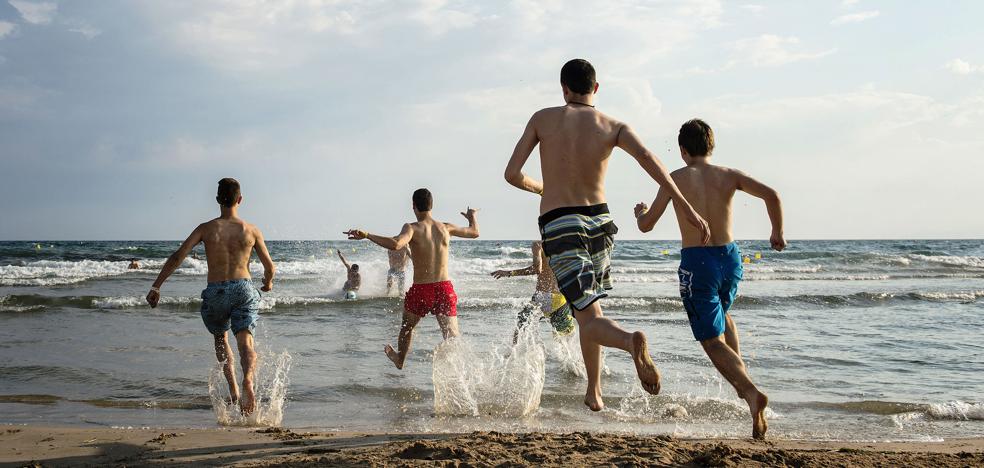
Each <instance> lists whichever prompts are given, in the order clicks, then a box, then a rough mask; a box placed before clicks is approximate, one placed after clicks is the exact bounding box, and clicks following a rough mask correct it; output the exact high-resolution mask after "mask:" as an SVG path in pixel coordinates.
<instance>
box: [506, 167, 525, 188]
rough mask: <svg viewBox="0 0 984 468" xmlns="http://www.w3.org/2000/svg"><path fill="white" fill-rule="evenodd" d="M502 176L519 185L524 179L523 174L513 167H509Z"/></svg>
mask: <svg viewBox="0 0 984 468" xmlns="http://www.w3.org/2000/svg"><path fill="white" fill-rule="evenodd" d="M502 177H503V178H505V179H506V182H509V183H510V184H511V185H517V184H519V182H520V181H521V180H522V179H523V174H522V172H520V171H517V170H515V169H513V168H511V167H507V168H506V171H505V172H504V173H503V174H502Z"/></svg>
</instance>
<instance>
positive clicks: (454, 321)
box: [435, 315, 461, 340]
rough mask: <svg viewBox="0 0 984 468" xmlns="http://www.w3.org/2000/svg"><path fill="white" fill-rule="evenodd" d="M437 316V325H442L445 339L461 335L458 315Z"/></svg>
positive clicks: (442, 333)
mask: <svg viewBox="0 0 984 468" xmlns="http://www.w3.org/2000/svg"><path fill="white" fill-rule="evenodd" d="M435 318H437V326H439V327H441V335H442V336H444V339H445V340H446V339H448V338H457V337H459V336H461V330H459V329H458V317H457V316H447V315H436V316H435Z"/></svg>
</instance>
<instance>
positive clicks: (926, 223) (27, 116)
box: [0, 0, 984, 240]
mask: <svg viewBox="0 0 984 468" xmlns="http://www.w3.org/2000/svg"><path fill="white" fill-rule="evenodd" d="M982 17H984V4H981V3H980V2H973V1H965V2H959V1H954V2H947V3H946V4H945V7H942V6H939V5H937V4H933V3H930V2H889V1H883V2H876V1H867V0H859V1H850V0H849V1H841V0H831V1H826V2H825V1H815V2H795V3H794V2H755V3H748V2H718V1H713V0H678V1H657V2H652V1H647V2H643V1H631V0H623V1H611V2H587V1H564V2H561V1H545V2H534V1H528V0H527V1H524V0H516V1H510V2H505V1H504V2H478V1H476V2H472V1H434V0H427V1H405V2H383V1H345V0H330V1H329V0H324V1H320V0H304V1H300V0H297V1H292V0H283V1H277V2H272V1H259V0H235V1H233V0H223V1H217V0H196V1H167V2H157V1H114V0H102V1H81V0H79V1H29V0H9V1H6V0H4V1H0V164H2V170H0V220H2V221H0V239H28V240H30V239H177V238H183V237H184V236H185V235H187V233H188V232H190V231H191V229H193V228H194V226H195V225H197V223H199V222H201V221H203V220H205V219H208V218H209V217H211V216H213V215H214V214H215V213H216V211H217V208H216V205H215V204H214V201H213V197H214V191H215V183H216V181H217V180H218V179H219V178H221V177H226V176H231V177H236V178H238V179H239V180H240V181H241V182H242V184H243V188H244V196H245V202H244V205H243V207H242V211H241V214H242V216H243V217H245V218H247V219H248V220H250V221H252V222H254V223H256V224H258V225H259V226H260V227H261V228H262V229H263V230H264V232H265V233H266V236H267V237H268V238H271V239H325V238H328V239H331V238H339V237H340V236H341V234H340V232H341V231H342V230H344V229H345V228H348V227H353V226H358V227H362V228H366V229H369V230H371V231H374V232H378V233H383V234H386V233H394V234H395V233H396V232H397V231H398V229H399V227H400V225H401V224H402V223H403V222H405V221H407V220H409V219H410V218H411V217H412V213H411V212H410V202H409V196H410V193H411V192H412V191H413V189H415V188H417V187H429V188H431V190H432V191H433V192H434V193H435V198H436V207H435V214H437V215H438V216H439V217H441V218H446V219H447V220H450V221H459V220H460V216H459V215H458V212H459V211H462V210H463V209H464V208H465V206H467V205H471V206H476V207H479V208H481V209H482V211H480V219H481V221H482V228H483V237H484V238H489V239H514V238H533V237H535V236H536V225H535V218H536V214H537V206H536V200H535V199H534V198H533V197H532V196H530V195H529V194H525V193H523V192H519V191H517V190H515V189H513V188H511V187H510V186H508V185H507V184H506V183H505V182H504V181H503V180H502V170H503V168H504V167H505V163H506V160H507V159H508V158H509V155H510V153H511V151H512V148H513V146H514V144H515V142H516V139H517V138H518V137H519V135H520V133H521V132H522V130H523V127H524V126H525V124H526V121H527V120H528V118H529V116H530V115H531V114H532V113H533V112H534V111H536V110H537V109H539V108H542V107H546V106H552V105H559V104H562V103H563V101H562V97H561V94H560V89H559V84H558V82H557V81H558V74H559V69H560V66H561V65H562V64H563V63H564V62H565V61H566V60H567V59H570V58H573V57H582V58H586V59H588V60H590V61H592V62H593V63H594V64H595V67H596V68H597V70H598V74H599V82H600V83H601V89H600V92H599V95H598V99H597V105H598V108H599V109H600V110H602V111H603V112H606V113H608V114H610V115H612V116H614V117H616V118H619V119H621V120H623V121H625V122H627V123H629V124H630V125H632V126H633V128H635V130H636V131H637V133H639V134H640V135H641V136H642V137H643V139H644V141H645V142H646V143H647V145H648V146H649V147H650V148H651V149H652V150H654V151H655V152H656V153H657V154H658V155H659V156H660V157H661V158H662V159H663V160H664V162H665V163H666V164H667V165H668V166H669V167H670V168H676V167H679V166H680V165H681V164H682V162H681V161H680V159H679V154H678V151H677V149H676V145H675V136H676V131H677V129H678V128H679V125H680V123H682V122H683V121H685V120H687V119H689V118H692V117H702V118H704V119H705V120H707V121H708V122H709V123H710V124H711V126H712V127H713V128H714V129H715V132H716V136H717V150H716V152H715V156H714V158H715V160H716V162H717V163H719V164H722V165H726V166H733V167H738V168H741V169H743V170H745V171H746V172H748V173H750V174H752V175H753V176H755V177H757V178H759V179H761V180H763V181H764V182H766V183H769V184H771V185H772V186H774V187H775V188H777V189H778V190H779V191H780V193H781V194H782V195H783V197H784V201H785V207H786V212H787V218H786V233H787V236H788V237H790V238H794V239H795V238H801V239H802V238H907V237H981V236H982V233H984V217H982V216H981V215H980V214H981V212H982V211H981V208H980V205H979V201H978V200H979V199H980V196H979V191H980V189H979V187H980V186H981V183H980V180H981V177H982V176H981V174H984V162H982V158H984V131H982V130H984V51H982V50H981V48H980V44H982V43H984V32H982V29H981V28H980V24H979V19H980V18H982ZM529 170H530V172H532V173H538V159H537V157H536V156H535V154H534V157H533V158H531V161H530V165H529ZM607 188H608V198H609V203H610V205H611V206H612V208H613V211H614V214H615V216H616V221H617V222H618V223H619V224H620V225H621V226H622V228H621V231H620V238H623V239H630V238H643V237H642V236H641V235H640V234H639V233H638V232H637V230H636V229H635V228H634V226H633V219H632V215H631V209H632V206H633V205H634V203H635V202H637V201H640V200H645V201H647V202H648V201H651V199H652V198H653V196H654V195H655V192H656V189H657V187H656V186H655V184H654V183H653V182H652V181H651V180H648V179H647V177H646V176H645V175H644V173H643V172H642V171H641V170H640V169H639V168H638V167H637V166H636V165H635V163H634V161H632V159H631V158H629V157H628V156H626V155H625V154H624V153H621V152H620V151H618V150H616V152H615V154H613V160H612V163H611V166H610V173H609V179H608V187H607ZM735 234H736V236H737V237H739V238H766V237H767V236H768V234H769V224H768V220H767V218H766V214H765V208H764V206H763V205H762V204H761V203H760V202H759V201H757V200H755V199H751V198H749V197H747V196H743V195H739V196H738V198H737V199H736V224H735ZM677 237H678V233H677V230H676V227H675V223H673V222H672V221H671V220H669V219H667V220H665V221H663V222H661V224H660V225H659V226H657V228H656V231H655V232H654V233H653V234H650V235H647V236H646V237H644V238H660V239H675V238H677Z"/></svg>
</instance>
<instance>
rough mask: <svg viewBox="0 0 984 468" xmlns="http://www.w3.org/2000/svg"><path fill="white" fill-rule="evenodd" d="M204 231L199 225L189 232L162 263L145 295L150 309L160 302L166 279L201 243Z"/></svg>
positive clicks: (201, 225) (203, 227)
mask: <svg viewBox="0 0 984 468" xmlns="http://www.w3.org/2000/svg"><path fill="white" fill-rule="evenodd" d="M204 231H205V225H204V224H199V225H198V227H197V228H195V230H194V231H191V234H190V235H189V236H188V238H187V239H185V241H184V242H182V243H181V247H178V250H176V251H175V252H174V253H173V254H171V256H170V257H168V258H167V261H166V262H164V266H163V267H161V272H160V274H158V275H157V279H156V280H154V285H153V286H152V287H151V288H150V292H149V293H147V303H148V304H150V307H151V308H153V307H157V303H158V302H160V300H161V286H163V285H164V282H165V281H167V279H168V277H170V276H171V274H173V273H174V270H177V269H178V267H179V266H181V264H182V263H184V260H185V257H187V256H188V253H189V252H191V249H193V248H195V246H196V245H198V243H199V242H201V241H202V232H204Z"/></svg>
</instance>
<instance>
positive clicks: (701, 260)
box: [635, 119, 786, 439]
mask: <svg viewBox="0 0 984 468" xmlns="http://www.w3.org/2000/svg"><path fill="white" fill-rule="evenodd" d="M677 141H678V143H679V145H680V156H681V157H682V158H683V161H684V162H685V163H686V164H687V167H684V168H682V169H678V170H676V171H673V173H672V174H670V176H671V177H672V178H673V182H674V183H676V186H677V187H679V188H680V192H682V193H683V196H684V198H686V199H687V201H688V202H689V203H690V206H692V207H693V208H694V209H695V210H697V213H699V214H700V216H701V217H703V218H704V219H705V220H707V222H708V224H709V225H710V228H711V240H710V242H709V243H708V244H707V246H706V247H705V246H702V243H701V233H700V231H698V230H697V229H696V228H694V227H693V226H692V225H691V224H690V223H689V222H687V218H686V216H687V213H686V212H684V211H683V210H682V209H681V207H679V206H677V204H676V203H674V204H673V209H674V211H675V212H676V217H677V224H678V225H679V226H680V236H681V237H682V238H683V249H682V250H681V251H680V269H679V270H678V272H677V273H678V275H679V277H680V296H681V297H682V298H683V306H684V308H685V309H686V310H687V317H688V318H689V319H690V328H691V330H692V331H693V333H694V338H695V339H697V341H700V344H701V346H703V348H704V352H706V353H707V356H708V357H709V358H711V362H712V363H714V367H716V368H717V370H718V371H719V372H720V373H721V375H723V376H724V378H725V379H727V380H728V382H729V383H731V385H732V386H733V387H734V388H735V390H736V391H737V392H738V395H739V396H740V397H741V398H742V399H744V400H745V401H746V402H747V403H748V409H749V410H750V411H751V413H752V437H753V438H756V439H764V438H765V432H766V430H768V427H769V425H768V422H767V421H766V419H765V407H766V406H767V405H768V404H769V398H768V397H766V395H765V394H764V393H762V392H761V391H760V390H759V389H758V387H756V386H755V384H754V383H752V380H751V378H750V377H749V376H748V371H747V370H746V369H745V363H744V362H742V359H741V351H740V350H739V347H738V329H737V328H736V327H735V322H734V321H733V320H732V319H731V315H729V314H728V309H729V308H730V307H731V303H732V302H733V301H734V299H735V295H736V294H737V292H738V282H739V281H741V277H742V266H741V254H740V252H739V251H738V245H736V244H735V242H734V238H733V237H732V235H731V200H732V199H733V198H734V195H735V191H737V190H741V191H743V192H745V193H747V194H749V195H751V196H753V197H757V198H761V199H762V200H764V201H765V206H766V209H767V210H768V213H769V220H770V221H772V235H771V237H770V242H771V244H772V248H773V249H775V250H777V251H781V250H782V249H784V248H786V241H785V239H783V232H782V202H781V200H780V199H779V194H778V193H776V191H775V190H773V189H772V188H770V187H768V186H766V185H765V184H763V183H761V182H759V181H757V180H755V179H753V178H751V177H749V176H748V175H746V174H744V173H742V172H741V171H738V170H735V169H729V168H726V167H721V166H715V165H713V164H711V163H710V159H711V153H712V152H713V151H714V132H713V131H712V130H711V127H710V126H708V125H707V124H706V123H704V121H702V120H699V119H694V120H690V121H688V122H687V123H685V124H683V126H682V127H680V134H679V136H678V137H677ZM669 203H670V194H669V193H667V192H666V191H665V190H663V188H660V189H659V192H658V193H657V195H656V199H655V200H653V207H652V208H651V209H650V208H649V207H647V206H646V204H645V203H639V204H638V205H636V207H635V215H636V220H637V221H638V224H639V230H641V231H642V232H649V231H651V230H652V229H653V226H655V225H656V222H657V221H659V218H660V216H662V215H663V212H664V211H666V206H667V204H669Z"/></svg>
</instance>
